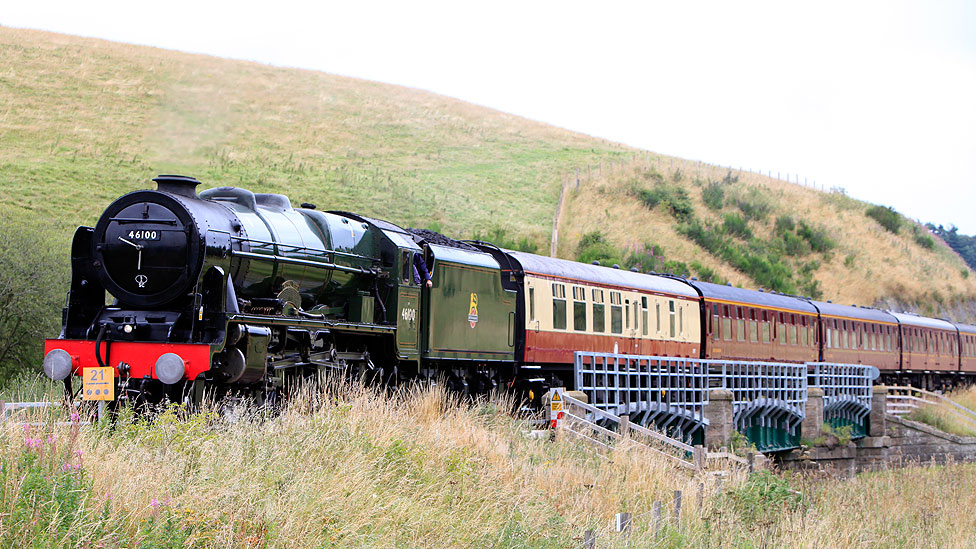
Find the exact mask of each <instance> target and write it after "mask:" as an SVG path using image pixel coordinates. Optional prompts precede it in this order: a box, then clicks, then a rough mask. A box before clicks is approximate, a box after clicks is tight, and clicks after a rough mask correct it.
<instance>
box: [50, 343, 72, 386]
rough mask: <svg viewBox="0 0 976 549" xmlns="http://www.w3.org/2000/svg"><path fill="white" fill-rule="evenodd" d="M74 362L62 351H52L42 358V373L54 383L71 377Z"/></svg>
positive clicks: (66, 352)
mask: <svg viewBox="0 0 976 549" xmlns="http://www.w3.org/2000/svg"><path fill="white" fill-rule="evenodd" d="M73 368H74V361H73V360H72V359H71V355H69V354H68V351H65V350H64V349H53V350H52V351H51V352H49V353H48V354H47V355H46V356H45V357H44V373H45V374H47V377H49V378H51V379H53V380H54V381H59V380H62V379H64V378H66V377H68V376H69V375H71V370H72V369H73Z"/></svg>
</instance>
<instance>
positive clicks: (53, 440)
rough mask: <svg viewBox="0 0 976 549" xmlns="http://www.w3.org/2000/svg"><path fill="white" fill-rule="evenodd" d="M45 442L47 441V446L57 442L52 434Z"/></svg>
mask: <svg viewBox="0 0 976 549" xmlns="http://www.w3.org/2000/svg"><path fill="white" fill-rule="evenodd" d="M47 441H48V443H49V444H54V443H55V442H57V441H58V438H57V437H56V436H54V434H53V433H52V434H50V435H48V437H47Z"/></svg>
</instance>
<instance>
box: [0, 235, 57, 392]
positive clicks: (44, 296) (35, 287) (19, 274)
mask: <svg viewBox="0 0 976 549" xmlns="http://www.w3.org/2000/svg"><path fill="white" fill-rule="evenodd" d="M62 250H63V244H61V243H60V242H58V239H57V238H55V237H54V236H53V235H52V232H51V229H50V228H49V227H48V226H46V225H41V224H38V223H35V222H27V221H23V220H14V219H10V218H7V219H5V220H2V221H0V383H2V382H5V381H6V380H7V379H9V378H10V377H11V376H13V375H15V374H16V373H17V372H20V371H26V370H39V368H40V364H41V359H42V358H43V354H42V353H43V350H44V339H45V338H48V337H56V336H57V335H58V330H59V326H60V324H61V308H62V306H63V304H64V295H65V291H67V288H68V266H67V254H66V253H64V252H63V251H62Z"/></svg>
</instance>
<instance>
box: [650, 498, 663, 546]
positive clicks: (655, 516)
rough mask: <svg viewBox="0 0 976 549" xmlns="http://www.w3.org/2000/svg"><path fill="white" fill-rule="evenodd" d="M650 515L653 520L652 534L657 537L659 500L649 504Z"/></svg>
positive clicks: (659, 530)
mask: <svg viewBox="0 0 976 549" xmlns="http://www.w3.org/2000/svg"><path fill="white" fill-rule="evenodd" d="M651 510H652V511H651V515H652V517H653V520H654V536H655V537H657V535H658V534H660V533H661V502H660V501H655V502H654V504H653V505H652V506H651Z"/></svg>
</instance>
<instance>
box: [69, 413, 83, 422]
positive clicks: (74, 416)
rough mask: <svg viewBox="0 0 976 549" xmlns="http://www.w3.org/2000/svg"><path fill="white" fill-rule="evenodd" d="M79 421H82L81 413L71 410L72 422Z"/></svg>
mask: <svg viewBox="0 0 976 549" xmlns="http://www.w3.org/2000/svg"><path fill="white" fill-rule="evenodd" d="M79 421H81V414H79V413H78V412H71V422H72V423H78V422H79Z"/></svg>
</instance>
